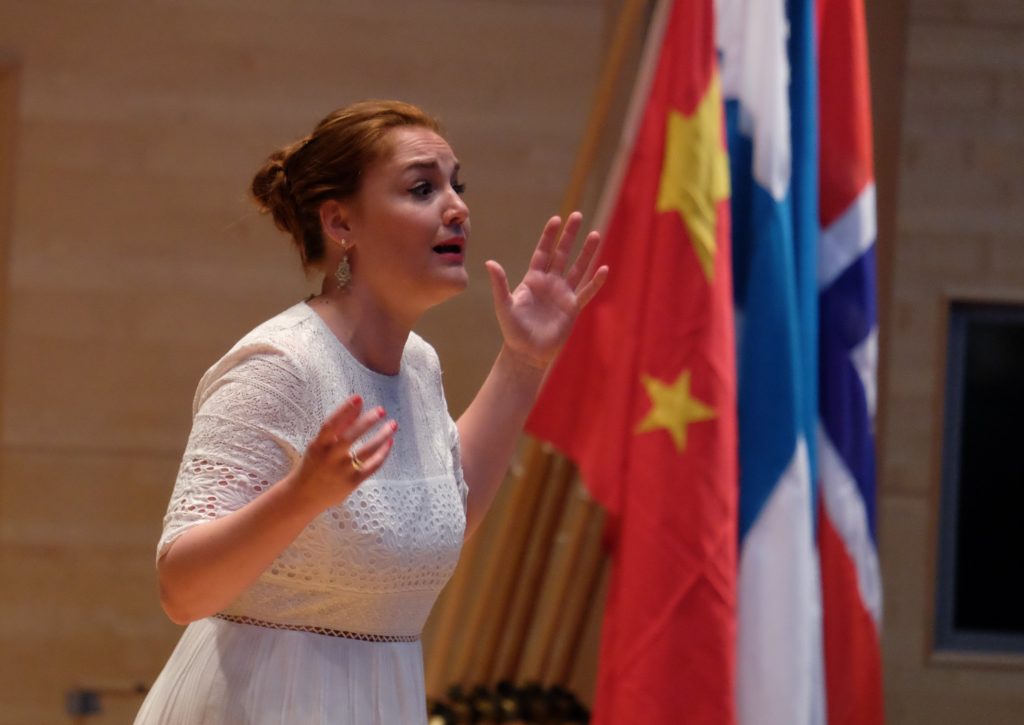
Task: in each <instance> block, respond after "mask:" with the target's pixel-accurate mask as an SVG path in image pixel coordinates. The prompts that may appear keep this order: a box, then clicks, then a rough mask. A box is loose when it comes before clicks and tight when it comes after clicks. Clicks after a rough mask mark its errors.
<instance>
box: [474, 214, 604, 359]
mask: <svg viewBox="0 0 1024 725" xmlns="http://www.w3.org/2000/svg"><path fill="white" fill-rule="evenodd" d="M582 219H583V217H582V215H580V214H579V212H573V213H572V214H570V215H569V218H568V220H567V221H566V223H565V228H564V229H563V230H562V233H561V235H559V233H558V231H559V227H561V224H562V222H561V219H559V218H558V217H552V218H551V219H549V220H548V223H547V224H545V225H544V231H543V232H542V233H541V236H540V241H539V242H538V243H537V248H536V249H535V250H534V252H533V257H531V258H530V266H529V268H528V269H527V270H526V274H525V276H524V277H523V280H522V282H520V283H519V284H518V285H517V286H516V288H515V289H514V290H510V289H509V286H508V277H507V276H506V275H505V270H504V269H502V267H501V265H500V264H498V263H497V262H495V261H488V262H487V263H486V267H487V271H488V272H489V273H490V277H491V291H492V292H493V293H494V307H495V311H496V313H497V316H498V325H499V326H500V328H501V334H502V337H503V338H504V341H505V347H506V349H507V350H508V351H509V352H511V353H513V354H515V355H516V356H517V357H518V358H520V359H521V360H522V361H523V362H525V363H527V364H530V365H533V366H535V367H538V368H544V367H546V366H547V365H548V364H549V363H550V362H551V361H552V360H553V359H554V357H555V355H556V354H557V353H558V351H559V349H561V347H562V345H564V344H565V341H566V340H567V339H569V333H570V332H571V331H572V326H573V324H574V323H575V322H576V318H577V316H578V315H579V313H580V310H582V309H583V307H584V306H585V305H586V304H587V303H588V302H589V301H590V300H591V299H592V298H593V297H594V295H595V294H596V293H597V291H598V290H599V289H600V288H601V285H603V284H604V281H605V279H606V278H607V277H608V268H607V267H605V266H601V267H598V268H596V269H595V268H594V259H595V255H596V253H597V248H598V245H599V244H600V241H601V237H600V235H599V234H598V233H597V232H590V233H589V234H588V235H587V237H586V239H585V240H584V242H583V249H582V250H581V251H580V253H579V256H578V257H577V258H576V261H575V262H573V264H572V266H571V267H569V269H568V271H566V267H567V265H568V261H569V254H570V252H571V251H572V246H573V243H574V242H575V240H576V235H577V233H578V232H579V229H580V224H581V222H582Z"/></svg>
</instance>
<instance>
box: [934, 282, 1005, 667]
mask: <svg viewBox="0 0 1024 725" xmlns="http://www.w3.org/2000/svg"><path fill="white" fill-rule="evenodd" d="M947 355H948V358H947V377H946V401H945V418H944V435H943V456H942V496H941V512H940V528H939V567H938V575H939V582H938V584H939V586H938V602H937V608H936V613H937V621H936V644H937V646H938V648H940V649H949V650H970V651H992V652H1020V653H1024V305H1007V304H988V303H969V302H954V303H953V304H952V307H951V309H950V328H949V347H948V352H947Z"/></svg>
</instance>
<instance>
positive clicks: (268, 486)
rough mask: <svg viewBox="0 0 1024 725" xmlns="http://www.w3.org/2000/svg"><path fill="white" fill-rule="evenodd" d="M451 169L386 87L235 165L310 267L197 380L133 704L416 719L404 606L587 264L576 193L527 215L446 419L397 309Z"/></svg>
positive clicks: (433, 261) (440, 226) (502, 435)
mask: <svg viewBox="0 0 1024 725" xmlns="http://www.w3.org/2000/svg"><path fill="white" fill-rule="evenodd" d="M462 191H463V186H462V185H461V183H460V182H459V164H458V161H457V160H456V158H455V156H454V154H453V152H452V150H451V148H450V147H449V146H448V144H447V143H446V142H445V140H444V139H443V138H442V137H441V136H440V134H439V129H438V125H437V123H436V122H435V121H434V120H433V119H432V118H430V117H429V116H427V115H426V114H424V113H423V112H422V111H421V110H419V109H418V108H416V107H414V106H410V105H407V104H403V103H398V102H390V101H371V102H364V103H358V104H355V105H353V106H350V107H348V108H344V109H341V110H339V111H336V112H334V113H332V114H331V115H329V116H328V117H327V118H325V119H324V120H323V121H321V122H320V124H319V125H318V126H317V127H316V129H315V130H314V131H313V133H312V134H311V135H310V136H309V137H308V138H306V139H304V140H302V141H300V142H297V143H295V144H292V145H291V146H288V147H286V148H284V149H281V150H279V151H277V152H275V153H274V154H273V155H271V156H270V158H269V159H268V161H267V163H266V164H265V165H264V167H263V168H262V169H261V170H260V171H259V172H258V173H257V174H256V177H255V179H254V180H253V184H252V192H253V195H254V197H255V198H256V201H257V203H258V204H259V205H260V207H261V209H262V210H263V211H266V212H269V213H271V214H272V215H273V218H274V221H275V223H276V224H277V226H278V227H279V228H280V229H282V230H283V231H285V232H287V233H288V234H290V235H291V237H292V239H293V240H294V242H295V244H296V246H297V248H298V250H299V253H300V255H301V258H302V261H303V263H304V264H305V265H306V266H307V267H310V268H314V269H317V270H319V271H321V272H322V273H323V275H324V281H323V286H322V290H321V293H320V294H319V295H315V296H313V297H311V298H310V299H308V300H306V301H304V302H300V303H299V304H296V305H295V306H293V307H292V308H290V309H288V310H286V311H285V312H283V313H281V314H279V315H278V316H276V317H274V318H272V319H271V320H269V321H267V322H265V323H264V324H262V325H260V326H259V327H257V328H256V329H255V330H253V331H252V332H251V333H249V334H248V335H246V336H245V337H244V338H242V340H241V341H239V342H238V343H237V344H236V345H235V346H234V348H232V349H231V350H230V351H229V352H228V353H227V355H225V356H224V357H223V358H222V359H221V360H220V361H219V362H217V363H216V364H215V365H214V366H213V367H212V368H210V370H209V371H207V373H206V374H205V375H204V377H203V379H202V380H201V381H200V383H199V388H198V390H197V392H196V397H195V401H194V404H193V429H192V433H191V436H190V438H189V442H188V446H187V448H186V451H185V456H184V460H183V462H182V466H181V469H180V471H179V475H178V480H177V482H176V484H175V490H174V494H173V496H172V499H171V503H170V506H169V509H168V513H167V517H166V518H165V521H164V533H163V536H162V538H161V541H160V544H159V547H158V553H157V567H158V572H159V580H160V595H161V602H162V605H163V607H164V609H165V611H166V612H167V614H168V616H169V617H170V618H171V619H172V620H174V621H175V622H177V623H179V624H188V625H189V626H188V628H187V629H186V630H185V633H184V634H183V636H182V638H181V641H180V642H179V643H178V646H177V648H176V649H175V651H174V653H173V654H172V655H171V658H170V660H169V662H168V663H167V666H166V667H165V668H164V671H163V672H162V673H161V675H160V677H159V678H158V679H157V681H156V682H155V684H154V686H153V689H152V691H151V692H150V694H149V696H148V697H147V699H146V702H145V703H144V704H143V706H142V709H141V710H140V712H139V715H138V718H137V720H136V722H137V723H189V724H190V725H192V724H194V723H352V724H353V725H356V724H358V725H366V724H368V723H381V724H387V725H393V724H394V723H416V722H424V721H425V719H426V715H425V694H424V689H423V665H422V654H421V651H420V643H419V634H420V631H421V629H422V627H423V623H424V621H425V620H426V618H427V615H428V613H429V611H430V607H431V606H432V605H433V603H434V601H435V599H436V598H437V595H438V593H439V592H440V590H441V588H442V587H443V586H444V584H445V582H446V581H447V579H448V577H449V576H450V575H451V572H452V570H453V569H454V567H455V563H456V561H457V558H458V553H459V550H460V548H461V544H462V541H463V538H464V536H465V535H468V534H469V533H471V532H472V531H473V530H474V528H475V527H476V526H477V525H479V523H480V520H481V518H482V517H483V515H484V512H485V511H486V510H487V508H488V506H489V505H490V503H491V501H492V500H493V498H494V495H495V492H496V490H497V488H498V485H499V484H500V482H501V480H502V477H503V475H504V472H505V469H506V467H507V465H508V461H509V458H510V457H511V455H512V451H513V447H514V445H515V442H516V438H517V436H518V435H519V433H520V431H521V428H522V425H523V422H524V420H525V417H526V414H527V412H528V410H529V409H530V407H531V405H532V403H533V400H534V398H535V396H536V393H537V391H538V388H539V386H540V383H541V380H542V379H543V376H544V373H545V370H546V369H547V367H548V365H549V364H550V363H551V361H552V359H553V358H554V356H555V354H556V352H557V351H558V349H559V347H560V346H561V345H562V344H563V343H564V342H565V340H566V338H567V336H568V334H569V331H570V328H571V327H572V324H573V322H574V320H575V319H576V316H577V314H578V313H579V311H580V309H581V308H582V307H583V306H584V305H585V304H586V303H587V302H588V301H589V300H590V299H591V298H592V297H593V295H594V294H595V293H596V292H597V290H598V289H599V288H600V287H601V285H602V283H603V281H604V279H605V278H606V276H607V269H606V268H604V267H601V268H599V269H596V270H595V269H593V265H592V261H593V259H594V254H595V250H596V248H597V245H598V241H599V240H598V235H597V234H596V233H594V232H592V233H590V234H589V235H588V236H587V237H586V240H585V241H584V244H583V249H582V251H581V253H580V255H579V257H578V258H577V259H576V261H575V263H574V264H572V265H571V267H570V266H569V265H568V261H569V260H568V257H569V251H570V248H571V246H572V244H573V240H574V238H575V236H576V234H577V232H578V230H579V227H580V216H579V214H573V215H571V216H570V217H569V219H568V220H567V221H566V224H565V228H564V230H563V231H562V233H561V234H559V227H560V226H561V224H560V220H559V219H558V218H557V217H555V218H552V219H551V220H550V221H548V223H547V225H546V226H545V227H544V230H543V232H542V234H541V238H540V242H539V244H538V246H537V249H536V251H535V252H534V255H533V258H532V260H531V262H530V267H529V270H528V272H527V273H526V276H525V278H524V279H523V281H522V282H521V283H520V285H519V286H518V287H516V289H515V290H514V291H510V290H509V287H508V283H507V280H506V277H505V273H504V271H503V270H502V268H501V266H500V265H499V264H497V263H496V262H493V261H489V262H487V263H486V266H487V270H488V273H489V276H490V281H491V286H492V290H493V293H494V303H495V308H496V310H497V317H498V322H499V325H500V327H501V332H502V336H503V338H504V343H503V345H502V348H501V351H500V353H499V354H498V357H497V360H496V361H495V363H494V367H493V368H492V370H491V372H490V374H489V375H488V377H487V379H486V381H485V382H484V384H483V386H482V388H481V390H480V392H479V393H478V394H477V396H476V398H475V399H474V401H473V402H472V404H471V405H470V406H469V408H468V409H467V410H466V412H465V413H464V414H463V415H462V416H461V417H460V418H459V421H458V423H455V422H453V421H452V419H451V417H450V416H449V415H448V412H447V409H446V406H445V401H444V394H443V391H442V387H441V375H440V366H439V364H438V360H437V356H436V354H435V353H434V351H433V349H432V348H431V347H430V346H429V345H428V344H427V343H425V342H424V341H423V340H422V339H421V338H419V337H418V336H417V335H416V334H415V333H413V332H412V327H413V325H414V324H415V323H416V321H417V320H418V319H419V317H420V315H422V314H423V313H424V312H425V311H426V310H427V309H429V308H430V307H432V306H434V305H436V304H438V303H440V302H443V301H444V300H446V299H448V298H449V297H451V296H453V295H455V294H457V293H458V292H460V291H461V290H463V289H464V288H465V287H466V284H467V275H466V270H465V266H464V264H463V263H464V259H465V255H466V250H467V242H468V239H469V209H468V208H467V206H466V204H465V202H464V201H463V199H462ZM199 524H202V525H199Z"/></svg>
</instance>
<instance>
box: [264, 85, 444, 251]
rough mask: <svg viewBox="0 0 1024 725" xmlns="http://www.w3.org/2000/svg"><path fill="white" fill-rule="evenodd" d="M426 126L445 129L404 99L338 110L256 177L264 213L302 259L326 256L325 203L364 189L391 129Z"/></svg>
mask: <svg viewBox="0 0 1024 725" xmlns="http://www.w3.org/2000/svg"><path fill="white" fill-rule="evenodd" d="M400 126H421V127H423V128H428V129H430V130H431V131H434V132H435V133H440V125H439V124H438V122H437V121H436V120H435V119H434V118H432V117H431V116H429V115H427V114H426V113H424V112H423V111H422V110H420V109H419V108H417V107H416V106H413V105H411V104H409V103H402V102H401V101H362V102H359V103H354V104H352V105H351V106H347V107H345V108H341V109H338V110H337V111H334V112H333V113H331V114H330V115H328V116H327V117H326V118H324V119H323V120H322V121H320V123H318V124H317V126H316V128H315V129H313V133H311V134H310V135H309V136H307V137H306V138H304V139H300V140H299V141H296V142H295V143H292V144H289V145H287V146H284V147H283V148H280V149H278V150H277V151H275V152H274V153H272V154H271V155H270V156H269V157H268V158H267V161H266V163H264V164H263V167H262V168H261V169H260V170H259V171H257V172H256V176H255V177H253V180H252V188H251V191H252V196H253V198H254V199H255V201H256V205H257V206H258V207H259V209H260V212H262V213H268V212H269V213H270V214H271V215H272V216H273V218H274V224H275V225H276V226H277V228H278V229H280V230H281V231H283V232H286V233H287V234H289V235H291V237H292V241H294V242H295V246H297V247H298V249H299V255H300V257H301V258H302V264H303V266H305V267H309V266H310V265H314V264H316V263H317V262H319V261H320V260H322V259H323V257H324V238H323V232H322V230H321V228H320V205H321V204H322V203H323V202H325V201H327V200H329V199H337V200H342V199H348V198H351V197H352V196H354V195H355V194H356V193H357V192H358V191H359V184H360V180H361V177H362V173H363V171H364V170H365V169H366V168H367V167H368V166H369V165H370V164H372V163H373V162H375V161H377V160H378V159H380V158H383V157H384V156H386V155H387V153H388V152H389V151H390V148H389V144H388V143H387V142H386V141H385V137H386V136H387V134H388V132H389V131H390V130H391V129H393V128H398V127H400Z"/></svg>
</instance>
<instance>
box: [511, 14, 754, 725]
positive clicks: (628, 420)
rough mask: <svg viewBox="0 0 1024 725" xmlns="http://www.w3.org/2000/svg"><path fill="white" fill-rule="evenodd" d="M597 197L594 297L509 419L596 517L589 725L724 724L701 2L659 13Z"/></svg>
mask: <svg viewBox="0 0 1024 725" xmlns="http://www.w3.org/2000/svg"><path fill="white" fill-rule="evenodd" d="M619 151H620V155H619V159H618V161H617V162H616V167H615V170H614V171H613V173H612V174H611V178H610V181H609V183H608V186H607V187H606V189H605V199H606V200H608V202H609V203H607V204H603V205H602V206H603V208H605V209H606V210H607V218H608V222H607V224H606V225H603V224H602V225H600V226H602V227H604V232H605V233H604V243H603V247H602V251H601V253H600V260H599V261H600V263H601V264H607V265H608V266H609V267H610V275H609V278H608V282H607V284H606V285H605V287H604V289H603V290H602V291H601V294H600V295H598V296H597V298H595V299H594V301H593V302H592V303H591V304H590V305H589V306H588V307H587V309H585V310H584V312H583V314H582V315H581V316H580V318H579V320H578V321H577V324H576V327H575V329H574V331H573V335H572V337H571V338H570V339H569V341H568V343H567V345H566V347H565V348H564V349H563V351H562V352H561V354H560V356H559V358H558V360H557V361H556V363H555V365H554V366H553V369H552V371H551V373H550V375H549V377H548V380H547V382H546V384H545V386H544V388H543V390H542V391H541V394H540V396H539V399H538V402H537V405H536V407H535V408H534V410H533V411H532V413H531V416H530V418H529V420H528V422H527V430H528V431H529V432H530V433H532V434H533V435H535V436H537V437H539V438H542V439H545V440H548V441H551V442H553V443H554V444H555V445H556V446H557V447H559V448H560V449H562V450H563V451H564V452H565V453H566V454H567V455H568V456H569V457H570V458H572V459H573V460H575V461H576V462H577V464H578V466H579V469H580V472H581V475H582V478H583V481H584V483H585V485H586V486H587V488H588V489H589V490H590V492H591V493H592V495H593V496H594V498H595V499H596V500H597V501H598V502H599V503H601V504H602V505H603V506H604V507H605V508H606V509H607V511H608V514H609V521H610V523H611V527H610V535H609V537H608V538H609V543H610V547H611V557H612V576H611V582H610V585H609V593H608V599H607V603H606V608H605V616H604V623H603V629H602V636H601V650H600V660H599V664H598V681H597V692H596V697H595V704H594V719H593V722H594V723H596V724H598V725H600V724H601V723H616V724H618V723H633V722H636V723H641V722H642V723H645V724H648V725H657V724H660V723H664V724H666V725H667V724H669V723H671V724H672V725H676V724H677V723H679V722H690V723H715V724H716V725H719V724H724V725H729V724H730V723H733V722H734V702H733V682H734V668H735V578H736V545H737V532H736V521H737V489H736V487H737V479H736V477H737V472H736V455H737V454H736V417H735V416H736V411H735V406H736V398H735V395H736V391H735V348H734V344H735V343H734V339H733V322H732V287H731V281H730V276H731V263H730V249H729V212H728V204H729V202H728V198H729V178H728V160H727V157H726V154H725V147H724V132H723V108H722V101H721V93H720V85H719V79H718V73H717V69H716V54H715V45H714V12H713V4H712V0H682V1H680V2H662V3H660V4H659V5H658V7H657V8H656V10H655V15H654V18H653V19H652V24H651V27H650V29H649V31H648V35H647V44H646V47H645V52H644V59H643V61H642V63H641V72H640V80H639V81H638V83H637V85H636V87H635V89H634V95H633V101H632V103H631V110H630V113H629V116H628V120H627V123H626V131H625V133H624V136H623V141H622V143H621V145H620V149H619Z"/></svg>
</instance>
